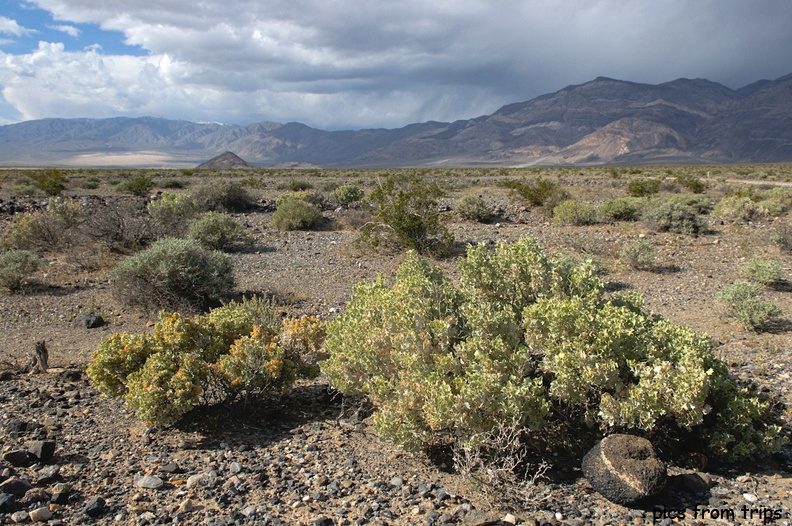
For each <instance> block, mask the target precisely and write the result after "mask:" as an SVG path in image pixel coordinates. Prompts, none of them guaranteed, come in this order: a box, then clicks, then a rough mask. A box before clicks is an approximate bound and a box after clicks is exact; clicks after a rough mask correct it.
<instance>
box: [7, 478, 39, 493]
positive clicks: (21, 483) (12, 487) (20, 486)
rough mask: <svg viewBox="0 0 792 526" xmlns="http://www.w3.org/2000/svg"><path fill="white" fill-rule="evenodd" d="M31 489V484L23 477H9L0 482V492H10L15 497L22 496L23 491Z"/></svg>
mask: <svg viewBox="0 0 792 526" xmlns="http://www.w3.org/2000/svg"><path fill="white" fill-rule="evenodd" d="M31 489H33V485H32V484H31V483H30V482H28V481H27V480H25V479H21V478H19V477H11V478H10V479H8V480H6V481H5V482H3V483H2V484H0V493H10V494H11V495H14V496H15V497H24V496H25V493H27V492H28V491H30V490H31Z"/></svg>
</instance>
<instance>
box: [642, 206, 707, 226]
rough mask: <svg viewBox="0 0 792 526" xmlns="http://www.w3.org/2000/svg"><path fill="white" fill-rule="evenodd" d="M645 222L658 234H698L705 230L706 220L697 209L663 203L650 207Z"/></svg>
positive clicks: (644, 216) (645, 214) (646, 212)
mask: <svg viewBox="0 0 792 526" xmlns="http://www.w3.org/2000/svg"><path fill="white" fill-rule="evenodd" d="M643 220H644V221H645V222H646V223H647V224H648V225H649V226H651V227H652V228H654V229H655V230H657V231H658V232H674V233H676V234H698V233H700V232H702V231H703V230H704V220H703V219H702V218H701V216H700V215H699V214H697V213H696V210H695V209H693V208H691V207H689V206H685V205H680V204H677V203H675V202H673V201H661V202H659V203H657V204H655V205H654V206H651V207H649V208H648V209H647V210H646V211H645V213H644V215H643Z"/></svg>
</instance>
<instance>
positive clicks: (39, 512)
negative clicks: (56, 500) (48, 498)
mask: <svg viewBox="0 0 792 526" xmlns="http://www.w3.org/2000/svg"><path fill="white" fill-rule="evenodd" d="M28 516H29V517H30V520H32V521H33V522H45V521H48V520H50V519H51V518H52V512H51V511H50V509H49V507H47V506H42V507H41V508H36V509H35V510H33V511H31V512H30V513H28Z"/></svg>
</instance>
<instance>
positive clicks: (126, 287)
mask: <svg viewBox="0 0 792 526" xmlns="http://www.w3.org/2000/svg"><path fill="white" fill-rule="evenodd" d="M110 286H111V288H112V290H113V292H114V293H115V295H116V296H117V297H118V298H119V299H120V300H121V301H123V302H124V303H127V304H130V305H138V306H141V307H144V308H173V307H185V308H201V307H205V306H207V305H210V304H211V303H212V302H214V301H217V300H219V299H220V298H221V297H222V296H224V295H225V294H227V293H228V292H230V290H231V289H232V288H233V286H234V279H233V276H232V269H231V262H230V261H229V259H228V256H226V255H225V254H223V253H222V252H219V251H211V250H207V249H206V248H204V247H202V246H201V245H200V243H199V242H198V241H196V240H193V239H174V238H162V239H160V240H158V241H156V242H155V243H154V244H152V245H151V247H149V248H147V249H146V250H143V251H141V252H138V253H137V254H135V255H133V256H131V257H129V258H127V259H125V260H123V261H121V263H119V264H118V265H117V266H116V267H115V268H114V269H113V270H112V272H111V273H110Z"/></svg>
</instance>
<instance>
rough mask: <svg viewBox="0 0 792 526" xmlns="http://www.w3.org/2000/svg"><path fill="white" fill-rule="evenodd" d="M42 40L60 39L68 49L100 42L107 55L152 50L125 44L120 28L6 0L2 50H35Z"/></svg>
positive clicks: (0, 25)
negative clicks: (54, 14) (70, 18)
mask: <svg viewBox="0 0 792 526" xmlns="http://www.w3.org/2000/svg"><path fill="white" fill-rule="evenodd" d="M14 22H15V23H16V27H15V26H14ZM40 41H44V42H60V43H62V44H63V45H64V50H65V51H84V50H86V49H90V48H97V46H98V47H99V48H98V49H97V51H98V52H99V53H102V54H105V55H117V54H118V55H133V56H144V55H147V54H148V52H147V51H146V50H145V49H143V48H141V47H140V46H128V45H126V44H124V34H123V33H122V32H120V31H105V30H103V29H102V28H100V27H99V26H98V25H97V24H79V23H74V22H71V21H68V20H56V19H54V18H53V17H52V13H50V12H49V11H46V10H44V9H40V8H38V7H35V6H33V5H31V4H24V5H22V4H20V3H19V2H17V1H15V0H2V6H0V51H3V52H5V53H10V54H14V55H24V54H27V53H31V52H32V51H35V50H36V49H37V48H38V43H39V42H40Z"/></svg>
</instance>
